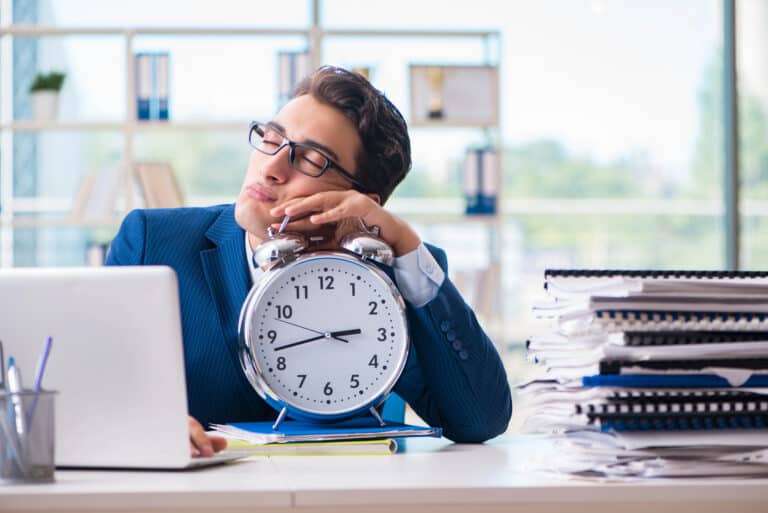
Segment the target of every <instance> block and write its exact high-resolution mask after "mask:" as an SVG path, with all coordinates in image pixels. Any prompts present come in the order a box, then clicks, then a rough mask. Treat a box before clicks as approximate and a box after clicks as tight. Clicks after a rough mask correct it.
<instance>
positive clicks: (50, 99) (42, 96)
mask: <svg viewBox="0 0 768 513" xmlns="http://www.w3.org/2000/svg"><path fill="white" fill-rule="evenodd" d="M30 96H31V98H32V119H34V120H35V121H53V120H54V119H56V117H57V116H58V112H59V92H58V91H35V92H34V93H32V94H31V95H30Z"/></svg>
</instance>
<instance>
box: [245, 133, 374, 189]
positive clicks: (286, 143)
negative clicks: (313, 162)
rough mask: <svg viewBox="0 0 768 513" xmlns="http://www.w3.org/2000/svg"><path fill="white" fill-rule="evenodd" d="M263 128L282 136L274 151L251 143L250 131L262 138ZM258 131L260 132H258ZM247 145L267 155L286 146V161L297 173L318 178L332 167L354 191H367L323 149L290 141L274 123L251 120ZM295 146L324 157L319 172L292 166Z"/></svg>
mask: <svg viewBox="0 0 768 513" xmlns="http://www.w3.org/2000/svg"><path fill="white" fill-rule="evenodd" d="M265 128H269V129H271V130H274V131H275V133H277V134H278V135H280V137H282V138H283V140H282V141H281V142H280V145H279V146H278V147H277V148H276V149H275V151H272V152H268V151H265V150H264V149H263V148H259V147H258V146H256V145H255V144H253V143H252V142H251V133H253V131H254V130H256V133H257V134H259V137H261V138H262V139H263V137H264V132H265V130H264V129H265ZM259 131H260V132H261V133H259ZM248 145H249V146H250V147H251V148H253V149H254V150H256V151H258V152H259V153H262V154H264V155H269V156H274V155H277V154H278V153H280V151H281V150H282V149H283V148H285V147H286V146H288V149H289V151H288V163H289V164H290V166H291V169H293V170H294V171H297V172H299V173H301V174H303V175H304V176H309V177H311V178H320V177H321V176H323V174H324V173H325V172H326V171H327V170H328V169H331V168H332V169H333V170H334V171H336V172H337V173H338V174H339V175H340V176H341V177H343V178H344V179H346V180H347V181H348V182H350V183H351V184H352V187H353V188H354V189H355V190H356V191H358V192H362V193H365V192H367V187H365V186H364V185H363V184H362V183H361V182H360V181H359V180H358V179H357V178H355V176H354V175H353V174H352V173H350V172H349V171H347V170H346V169H344V168H343V167H341V166H340V165H339V164H338V163H336V161H334V160H333V159H332V158H331V157H329V156H328V155H326V154H325V152H324V151H323V150H321V149H320V148H318V147H317V146H315V145H313V144H307V143H298V142H294V141H291V140H290V139H288V138H287V137H286V136H285V134H284V133H282V131H281V130H279V129H278V128H277V127H276V126H275V125H274V124H272V123H262V122H261V121H251V123H250V125H249V127H248ZM296 147H300V148H310V149H311V150H312V151H316V152H317V153H319V154H320V156H322V157H323V158H324V159H325V166H323V167H322V168H321V169H320V172H319V173H317V174H316V175H312V174H309V173H307V172H306V171H302V170H301V169H299V168H298V167H296V166H294V164H293V162H294V155H295V154H294V148H296Z"/></svg>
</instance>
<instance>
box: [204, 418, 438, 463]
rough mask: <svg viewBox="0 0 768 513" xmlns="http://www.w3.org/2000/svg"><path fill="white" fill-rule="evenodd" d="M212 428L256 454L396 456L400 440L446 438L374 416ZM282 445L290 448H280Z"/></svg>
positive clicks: (433, 430)
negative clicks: (398, 439) (380, 420)
mask: <svg viewBox="0 0 768 513" xmlns="http://www.w3.org/2000/svg"><path fill="white" fill-rule="evenodd" d="M211 427H212V428H213V431H214V432H215V433H216V434H218V435H221V436H224V437H226V438H229V439H234V440H238V441H240V442H244V443H245V444H247V445H244V444H242V443H240V444H237V443H236V444H232V445H231V447H235V448H237V449H238V450H240V449H247V450H251V451H252V452H253V453H254V454H257V453H258V454H262V453H263V454H374V453H377V454H382V453H385V454H392V453H394V452H397V448H398V445H397V441H396V440H395V439H396V438H403V437H413V436H429V437H436V438H440V437H441V436H442V430H441V429H440V428H436V427H425V426H413V425H410V424H402V423H398V422H391V421H387V423H386V425H384V426H381V425H379V423H378V421H377V420H376V419H374V418H373V417H358V418H353V419H348V420H344V421H340V422H333V423H325V424H318V423H310V422H300V421H296V420H284V421H283V422H281V423H280V426H279V427H278V429H277V430H275V429H272V422H236V423H231V424H212V425H211ZM280 445H284V446H286V447H278V446H280ZM255 446H261V447H255ZM287 446H291V447H287Z"/></svg>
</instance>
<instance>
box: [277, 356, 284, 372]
mask: <svg viewBox="0 0 768 513" xmlns="http://www.w3.org/2000/svg"><path fill="white" fill-rule="evenodd" d="M277 370H285V356H281V357H279V358H278V359H277Z"/></svg>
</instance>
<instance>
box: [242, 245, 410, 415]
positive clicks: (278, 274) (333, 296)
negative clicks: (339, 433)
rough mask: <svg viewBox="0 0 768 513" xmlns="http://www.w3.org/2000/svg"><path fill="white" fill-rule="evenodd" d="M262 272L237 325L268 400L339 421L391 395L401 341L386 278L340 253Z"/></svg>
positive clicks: (403, 352) (404, 347)
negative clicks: (242, 322) (262, 278)
mask: <svg viewBox="0 0 768 513" xmlns="http://www.w3.org/2000/svg"><path fill="white" fill-rule="evenodd" d="M268 272H269V273H270V274H271V275H270V276H269V278H268V279H267V281H265V282H263V283H261V284H260V285H259V287H258V288H257V289H255V290H254V292H253V293H252V294H254V293H255V295H254V296H253V297H252V298H251V297H250V296H249V299H248V300H246V309H247V313H246V314H245V315H246V317H245V325H244V329H245V330H247V335H246V340H247V346H248V353H249V357H250V359H251V361H252V362H253V364H254V366H255V367H256V373H257V374H258V377H259V381H260V382H261V383H260V385H261V386H263V385H266V387H267V388H268V389H269V390H268V391H267V395H269V391H271V392H272V394H274V395H275V396H277V398H279V400H281V401H282V402H284V403H286V404H287V405H288V406H289V407H293V408H294V409H298V410H300V411H304V412H310V413H314V414H320V415H343V414H345V413H350V412H357V411H360V410H361V409H363V408H364V407H365V406H366V405H368V404H369V403H371V402H372V401H375V400H377V398H380V397H381V396H382V395H383V394H385V393H386V392H388V391H389V390H390V389H391V387H392V386H393V385H394V382H395V381H396V380H397V378H398V377H399V375H400V372H401V371H402V368H403V366H404V364H405V359H406V357H407V353H408V335H407V323H406V318H405V310H404V303H403V300H402V298H401V297H400V295H399V293H397V291H396V289H395V288H394V286H393V285H392V283H391V281H390V280H389V279H388V278H387V277H386V275H384V274H383V273H381V271H379V270H378V269H371V267H369V266H367V265H364V264H363V263H361V262H360V261H358V260H357V259H356V258H354V257H350V256H347V255H345V254H343V253H326V254H312V255H306V256H303V257H300V258H299V259H297V260H296V261H294V262H292V263H290V264H288V265H287V266H286V267H284V268H282V269H278V270H272V271H268ZM249 303H250V304H249ZM252 381H253V380H252ZM257 388H258V386H257Z"/></svg>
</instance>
